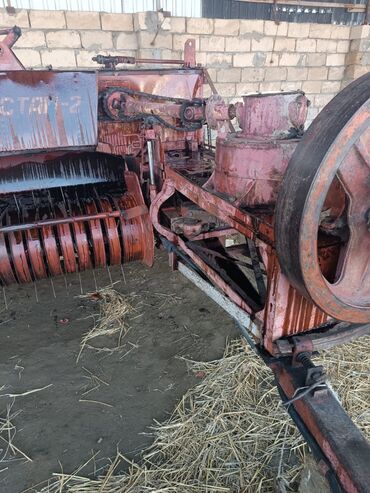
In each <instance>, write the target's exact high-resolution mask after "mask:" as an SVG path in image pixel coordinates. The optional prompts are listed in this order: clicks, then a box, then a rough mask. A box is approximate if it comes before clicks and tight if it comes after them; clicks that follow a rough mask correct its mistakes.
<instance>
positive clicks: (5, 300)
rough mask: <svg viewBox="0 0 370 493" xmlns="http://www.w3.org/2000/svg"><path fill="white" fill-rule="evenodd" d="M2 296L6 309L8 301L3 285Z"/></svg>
mask: <svg viewBox="0 0 370 493" xmlns="http://www.w3.org/2000/svg"><path fill="white" fill-rule="evenodd" d="M3 297H4V305H5V310H7V309H8V301H7V299H6V294H5V286H3Z"/></svg>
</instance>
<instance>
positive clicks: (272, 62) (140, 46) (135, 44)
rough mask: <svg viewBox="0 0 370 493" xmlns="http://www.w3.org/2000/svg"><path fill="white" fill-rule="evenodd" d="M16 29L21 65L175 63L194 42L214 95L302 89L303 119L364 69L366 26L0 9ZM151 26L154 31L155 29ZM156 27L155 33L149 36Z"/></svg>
mask: <svg viewBox="0 0 370 493" xmlns="http://www.w3.org/2000/svg"><path fill="white" fill-rule="evenodd" d="M13 25H18V26H20V27H21V28H22V31H23V35H22V37H21V38H20V39H19V40H18V42H17V44H16V48H15V49H14V51H15V52H16V54H17V56H18V57H19V58H20V60H21V61H22V63H23V64H24V65H25V66H26V67H35V68H38V67H45V66H48V65H52V66H53V68H75V67H81V68H93V67H96V65H95V64H94V63H93V62H92V61H91V58H92V57H93V56H94V55H96V53H98V52H99V53H103V54H112V55H114V54H123V53H125V54H128V55H136V56H139V57H143V58H144V57H145V58H152V57H155V58H181V57H182V49H183V46H184V42H185V40H186V39H187V38H189V37H192V38H195V40H196V47H197V52H198V53H197V61H198V62H199V63H201V64H203V65H205V66H207V67H208V68H209V72H210V75H211V77H212V79H213V80H214V82H215V85H216V87H217V89H218V91H219V92H220V94H221V95H222V96H224V97H225V98H227V99H229V100H235V98H237V97H239V96H240V95H242V94H244V93H246V92H251V91H277V90H292V89H302V90H304V91H305V92H306V93H307V95H308V97H309V99H310V100H311V102H312V105H311V107H310V110H309V111H310V113H309V120H311V119H312V118H313V117H314V116H315V115H316V114H317V113H318V112H319V110H320V109H321V108H322V107H323V106H324V105H325V104H326V103H327V102H328V101H329V100H330V99H331V98H332V97H333V96H334V95H335V94H336V93H337V92H338V91H339V90H340V88H341V87H344V86H345V85H346V84H348V82H350V81H351V80H353V79H354V78H357V77H359V76H360V75H362V74H363V73H365V72H366V71H368V70H370V54H369V52H370V26H369V25H368V26H355V27H350V26H335V25H327V24H325V25H323V24H298V23H287V22H281V23H280V24H279V25H276V24H275V23H274V22H273V21H263V20H237V19H235V20H234V19H232V20H225V19H205V18H200V19H199V18H186V19H185V18H182V17H172V18H166V19H164V18H163V17H162V14H158V13H156V12H146V13H138V14H107V13H98V12H64V11H36V10H31V11H27V10H18V11H16V13H15V14H14V15H10V14H7V13H6V12H5V11H4V9H0V28H1V27H10V26H13ZM158 26H160V29H159V30H158ZM157 30H158V33H157Z"/></svg>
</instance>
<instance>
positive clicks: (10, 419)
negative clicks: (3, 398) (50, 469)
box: [0, 399, 32, 471]
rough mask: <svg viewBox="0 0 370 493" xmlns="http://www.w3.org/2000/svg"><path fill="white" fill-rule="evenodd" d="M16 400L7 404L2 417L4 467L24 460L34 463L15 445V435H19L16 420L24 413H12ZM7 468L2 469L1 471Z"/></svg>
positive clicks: (0, 460) (0, 434)
mask: <svg viewBox="0 0 370 493" xmlns="http://www.w3.org/2000/svg"><path fill="white" fill-rule="evenodd" d="M13 404H14V399H13V400H12V402H11V403H9V404H7V406H6V411H5V414H4V416H1V417H0V465H1V466H4V464H7V463H9V462H13V461H17V460H23V461H26V462H32V459H31V458H30V457H29V456H28V455H27V454H25V453H24V452H23V451H22V450H21V449H20V448H18V447H17V446H16V445H15V444H14V439H15V435H16V433H17V429H16V426H15V424H14V419H15V418H16V417H17V416H18V415H19V414H20V413H21V412H22V410H18V411H15V412H12V407H13ZM6 469H7V467H1V471H4V470H6Z"/></svg>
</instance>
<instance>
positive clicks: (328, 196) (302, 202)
mask: <svg viewBox="0 0 370 493" xmlns="http://www.w3.org/2000/svg"><path fill="white" fill-rule="evenodd" d="M341 202H342V206H340V204H341ZM330 204H332V207H331V206H330ZM338 204H339V205H338ZM328 216H331V224H329V226H328V224H327V222H326V221H327V217H328ZM275 224H276V225H275V228H276V242H277V252H278V257H279V262H280V264H281V268H282V269H283V272H284V273H285V275H286V276H287V277H288V279H289V281H290V282H291V283H292V284H293V285H294V286H295V287H296V288H297V289H298V290H299V291H300V292H301V293H302V294H304V295H305V296H307V297H309V298H311V299H312V300H313V302H314V303H315V304H316V305H317V306H318V307H320V308H321V309H322V310H323V311H325V312H326V313H328V314H329V315H330V316H332V317H334V318H336V319H338V320H344V321H349V322H358V323H366V322H370V73H369V74H366V75H364V76H362V77H360V78H359V79H357V80H356V81H354V82H352V83H351V84H350V85H348V86H347V87H346V88H345V89H344V90H343V91H341V92H340V93H339V94H338V95H337V96H336V97H335V98H333V99H332V100H331V101H330V102H329V104H328V105H327V106H326V107H325V108H324V109H323V111H322V112H321V113H320V114H319V115H318V117H317V118H316V119H315V120H314V121H313V123H312V124H311V126H310V127H309V128H308V130H307V132H306V133H305V135H304V136H303V138H302V141H301V142H300V144H299V145H298V146H297V149H296V151H295V152H294V154H293V156H292V159H291V161H290V163H289V166H288V169H287V172H286V175H285V177H284V180H283V183H282V186H281V189H280V194H279V198H278V203H277V211H276V223H275ZM322 235H325V236H326V237H329V238H333V240H335V241H336V242H337V244H339V248H338V259H337V264H336V266H335V275H334V276H333V277H332V278H329V279H328V277H327V276H325V275H324V273H323V271H322V268H321V263H320V259H319V245H320V237H321V236H322Z"/></svg>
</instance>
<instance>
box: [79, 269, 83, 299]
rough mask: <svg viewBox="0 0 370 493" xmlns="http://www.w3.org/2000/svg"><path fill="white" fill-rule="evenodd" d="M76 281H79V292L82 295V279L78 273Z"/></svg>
mask: <svg viewBox="0 0 370 493" xmlns="http://www.w3.org/2000/svg"><path fill="white" fill-rule="evenodd" d="M78 280H79V281H80V292H81V294H84V291H83V289H82V278H81V274H80V272H78Z"/></svg>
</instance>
